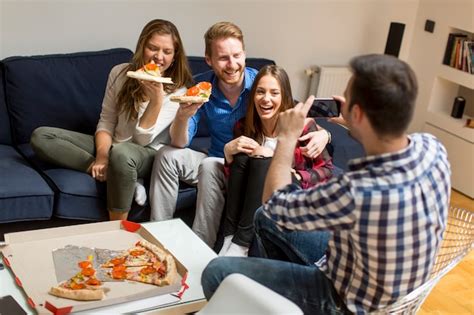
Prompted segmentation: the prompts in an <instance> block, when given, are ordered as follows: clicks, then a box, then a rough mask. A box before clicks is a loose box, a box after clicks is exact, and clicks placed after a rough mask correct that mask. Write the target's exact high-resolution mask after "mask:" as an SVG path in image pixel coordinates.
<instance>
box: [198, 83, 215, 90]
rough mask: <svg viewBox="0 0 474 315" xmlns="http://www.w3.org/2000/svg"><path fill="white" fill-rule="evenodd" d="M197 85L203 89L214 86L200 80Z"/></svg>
mask: <svg viewBox="0 0 474 315" xmlns="http://www.w3.org/2000/svg"><path fill="white" fill-rule="evenodd" d="M196 86H197V87H198V88H200V89H201V90H210V89H211V88H212V84H211V83H209V82H205V81H204V82H199V83H198V84H197V85H196Z"/></svg>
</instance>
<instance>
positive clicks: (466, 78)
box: [438, 65, 474, 90]
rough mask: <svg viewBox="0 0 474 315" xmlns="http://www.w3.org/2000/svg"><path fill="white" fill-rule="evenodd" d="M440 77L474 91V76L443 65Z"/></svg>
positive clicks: (439, 73) (440, 69)
mask: <svg viewBox="0 0 474 315" xmlns="http://www.w3.org/2000/svg"><path fill="white" fill-rule="evenodd" d="M438 75H439V76H440V77H442V78H444V79H446V80H448V81H451V82H454V83H456V84H459V85H462V86H465V87H467V88H469V89H471V90H474V74H470V73H468V72H464V71H461V70H459V69H455V68H453V67H450V66H446V65H441V66H440V68H439V72H438Z"/></svg>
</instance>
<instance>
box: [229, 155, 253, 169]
mask: <svg viewBox="0 0 474 315" xmlns="http://www.w3.org/2000/svg"><path fill="white" fill-rule="evenodd" d="M233 158H234V160H233V161H232V167H240V168H242V167H245V166H246V165H247V163H248V161H249V156H248V155H247V154H245V153H239V154H236V155H234V157H233Z"/></svg>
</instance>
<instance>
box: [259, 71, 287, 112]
mask: <svg viewBox="0 0 474 315" xmlns="http://www.w3.org/2000/svg"><path fill="white" fill-rule="evenodd" d="M254 104H255V109H256V111H257V113H258V116H259V117H260V119H261V120H262V121H263V120H271V119H276V118H277V117H278V114H279V113H280V107H281V87H280V83H278V81H277V79H276V78H275V77H273V76H271V75H265V76H263V77H262V78H261V79H260V80H259V81H258V83H257V88H256V89H255V96H254Z"/></svg>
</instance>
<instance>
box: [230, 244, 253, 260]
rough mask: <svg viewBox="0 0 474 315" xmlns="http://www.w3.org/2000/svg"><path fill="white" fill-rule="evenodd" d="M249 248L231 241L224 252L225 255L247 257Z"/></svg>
mask: <svg viewBox="0 0 474 315" xmlns="http://www.w3.org/2000/svg"><path fill="white" fill-rule="evenodd" d="M248 255H249V248H248V247H246V246H241V245H238V244H235V243H231V244H230V247H229V249H228V250H227V252H226V253H225V256H233V257H248Z"/></svg>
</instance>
